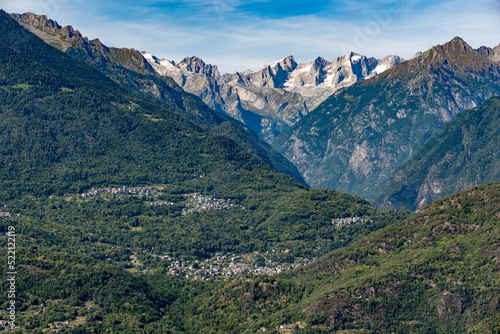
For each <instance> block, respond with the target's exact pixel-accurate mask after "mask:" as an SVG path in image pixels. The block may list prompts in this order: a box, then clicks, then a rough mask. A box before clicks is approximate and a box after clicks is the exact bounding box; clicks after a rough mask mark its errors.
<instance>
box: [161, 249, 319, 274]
mask: <svg viewBox="0 0 500 334" xmlns="http://www.w3.org/2000/svg"><path fill="white" fill-rule="evenodd" d="M280 255H289V257H288V259H289V260H291V261H289V262H291V263H288V262H281V263H280V262H278V261H277V258H279V256H280ZM152 256H153V257H158V258H159V259H160V260H161V261H166V262H167V263H168V265H167V266H165V267H164V268H165V270H166V273H167V274H168V275H175V276H183V277H186V278H190V279H195V280H204V281H206V280H211V279H214V278H217V277H219V278H221V277H231V276H236V275H246V274H248V275H260V274H265V275H277V274H279V273H282V272H284V271H287V270H290V269H292V268H297V267H299V266H302V265H305V264H308V263H311V262H313V261H315V260H316V258H306V257H293V256H291V255H290V250H288V249H287V250H284V251H280V250H271V251H267V252H262V253H260V252H254V253H250V254H241V255H236V254H231V253H227V254H222V253H216V254H215V255H214V256H212V257H211V258H209V259H206V260H194V261H182V260H180V259H175V258H172V257H170V256H169V255H156V254H152Z"/></svg>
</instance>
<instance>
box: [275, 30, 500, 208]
mask: <svg viewBox="0 0 500 334" xmlns="http://www.w3.org/2000/svg"><path fill="white" fill-rule="evenodd" d="M482 50H483V52H481V53H480V52H478V51H476V50H474V49H473V48H471V47H470V46H469V45H468V44H467V43H465V42H464V41H463V40H462V39H460V38H458V37H456V38H454V39H453V40H452V41H450V42H449V43H446V44H444V45H438V46H435V47H433V48H431V49H429V50H428V51H426V52H425V53H423V54H421V55H419V56H417V57H415V58H413V59H411V60H409V61H406V62H403V63H401V64H398V65H396V66H394V67H393V68H391V69H388V70H386V71H385V72H383V73H382V74H379V75H377V76H375V77H374V78H371V79H370V80H364V81H361V82H357V83H356V84H354V85H352V86H350V87H348V88H344V89H341V90H339V91H337V92H336V93H335V94H333V95H332V96H331V97H329V98H328V99H327V100H326V101H325V102H323V103H322V104H321V105H320V106H319V107H317V108H316V109H315V110H314V111H312V112H311V113H309V114H308V115H307V116H305V117H304V118H302V119H301V120H300V121H299V122H298V123H297V124H295V125H294V126H292V127H291V128H289V129H287V130H286V131H284V132H283V133H281V134H280V135H279V136H278V138H277V139H276V140H275V141H274V143H273V145H274V147H275V148H276V149H277V150H278V151H280V152H281V153H283V155H285V157H287V158H288V159H290V161H292V162H293V163H294V164H295V165H296V166H297V167H298V168H299V171H300V172H301V173H302V175H303V176H304V178H305V179H306V181H307V182H308V183H309V184H310V185H311V186H314V187H326V188H331V189H336V190H339V191H343V192H347V193H351V194H356V195H359V196H363V197H364V198H366V199H368V200H370V201H374V200H375V199H376V198H377V197H378V196H379V195H380V194H381V193H382V191H383V190H384V189H385V186H386V182H387V181H388V180H389V179H390V178H391V177H392V174H393V173H394V172H395V171H396V170H397V169H398V168H399V167H401V165H402V164H403V163H405V162H406V161H408V160H409V159H410V158H411V157H412V156H413V155H414V154H415V153H416V152H417V151H418V150H419V149H420V148H421V147H422V146H423V145H424V144H425V143H426V142H427V141H428V140H429V139H430V138H431V137H432V136H433V135H434V134H435V133H436V132H437V131H438V130H439V129H440V128H442V127H443V126H444V125H445V124H446V123H448V122H449V121H450V120H451V119H453V117H455V116H456V115H457V114H459V113H460V112H461V111H462V110H465V109H469V108H474V107H477V106H479V105H480V104H481V103H483V102H484V101H486V100H487V99H488V98H491V97H494V96H499V95H500V64H499V63H498V62H495V61H493V60H491V59H490V58H491V55H492V54H493V58H494V57H495V54H496V51H494V50H498V47H497V48H495V49H491V51H490V52H489V53H488V52H484V50H489V49H486V48H483V49H482ZM415 168H418V167H415Z"/></svg>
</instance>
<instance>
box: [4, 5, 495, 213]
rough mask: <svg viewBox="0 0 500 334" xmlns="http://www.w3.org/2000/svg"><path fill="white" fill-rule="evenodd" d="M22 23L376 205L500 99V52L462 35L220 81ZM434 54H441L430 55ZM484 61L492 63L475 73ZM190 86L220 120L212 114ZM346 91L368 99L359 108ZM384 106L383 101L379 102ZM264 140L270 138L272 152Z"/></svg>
mask: <svg viewBox="0 0 500 334" xmlns="http://www.w3.org/2000/svg"><path fill="white" fill-rule="evenodd" d="M13 17H14V18H15V19H16V20H18V22H20V23H21V24H22V25H23V26H24V27H26V28H27V29H28V30H30V31H32V32H34V33H35V34H37V35H38V36H39V37H41V38H42V39H44V40H45V41H46V42H47V43H49V44H50V45H53V46H56V47H57V48H58V49H60V50H62V51H65V52H66V53H67V54H69V55H71V56H72V57H75V58H77V59H80V60H83V61H85V62H86V63H88V64H91V65H92V66H94V67H96V68H98V69H100V71H102V72H103V73H105V74H106V75H107V76H108V77H109V78H111V79H112V80H114V81H115V82H117V83H119V84H120V85H121V86H122V87H124V88H126V89H127V90H129V91H131V92H134V93H136V94H140V95H141V96H143V97H146V98H149V99H151V100H153V101H156V102H158V101H159V102H160V103H162V104H163V105H166V106H168V107H170V108H172V107H173V108H176V109H177V111H178V112H179V113H182V114H183V115H184V116H186V117H188V118H189V119H190V120H194V121H195V122H196V123H197V124H198V125H199V126H202V127H204V128H207V129H209V130H210V131H211V132H212V133H217V134H223V135H225V136H229V137H230V138H231V139H233V140H236V141H237V142H238V143H239V144H243V145H244V146H245V147H246V148H247V149H248V150H249V151H250V152H252V153H253V154H254V155H256V156H258V157H259V158H261V159H262V160H263V161H264V162H266V163H267V164H269V165H270V166H272V167H274V168H276V169H277V170H278V171H281V172H285V173H286V174H288V175H291V176H293V177H294V178H295V179H297V180H299V181H300V182H302V183H303V184H306V182H307V183H309V184H311V185H313V186H315V187H326V188H331V189H336V190H340V191H343V192H348V193H351V194H355V195H358V196H363V197H364V198H366V199H368V200H370V201H375V200H376V198H377V197H378V196H380V195H381V193H382V192H383V191H384V189H385V187H386V184H385V183H386V182H387V181H388V180H389V178H390V177H392V175H393V173H394V172H395V171H396V170H397V169H398V168H400V167H401V166H402V164H403V163H405V162H406V161H408V160H409V159H410V158H411V157H412V156H413V155H414V154H415V153H416V152H417V151H418V150H419V149H420V148H421V147H422V145H423V144H424V143H425V142H426V141H427V140H428V139H430V138H431V137H432V136H433V135H434V134H435V133H436V132H437V131H438V130H439V129H440V128H441V127H442V126H443V125H444V124H446V123H447V122H448V121H449V120H451V119H452V118H453V117H454V116H455V115H456V114H457V113H459V112H460V111H461V110H465V109H468V108H472V107H474V106H478V105H479V104H481V103H482V102H483V101H485V100H486V99H488V98H489V97H492V96H495V95H497V94H499V91H500V89H499V86H498V65H497V64H498V61H497V60H498V55H499V51H500V45H499V46H497V47H494V48H488V47H481V48H479V49H477V50H473V49H472V48H471V47H470V46H468V45H467V44H466V43H465V42H464V41H463V40H461V39H459V38H456V39H454V40H453V41H451V42H450V43H447V44H445V45H443V46H436V47H433V48H431V49H430V50H428V51H427V52H425V53H419V54H417V55H416V56H415V58H413V59H411V60H409V61H404V60H403V59H401V58H399V57H397V56H388V57H386V58H384V59H382V60H377V59H374V58H367V57H365V56H361V55H358V54H355V53H350V54H348V55H346V56H343V57H339V58H337V59H335V60H333V61H331V62H330V61H327V60H325V59H323V58H321V57H318V58H317V59H316V60H314V61H312V62H309V63H304V64H297V63H296V62H295V60H294V58H293V57H292V56H289V57H286V58H283V59H282V60H279V61H276V62H274V63H272V64H268V65H266V66H264V67H262V68H261V69H259V70H258V71H255V72H254V71H251V70H248V71H245V72H238V73H234V74H223V75H221V74H220V73H219V70H218V68H217V66H214V65H210V64H206V63H205V62H204V61H203V60H202V59H199V58H197V57H186V58H185V59H184V60H182V61H181V62H179V63H177V64H176V63H175V62H174V61H170V60H166V59H159V58H157V57H155V56H153V55H152V54H151V53H148V52H138V51H136V50H133V49H123V48H122V49H116V48H108V47H106V46H104V45H102V43H101V42H100V41H99V40H93V41H88V39H86V38H84V37H82V36H81V34H80V33H79V32H78V31H75V30H74V29H73V28H72V27H71V26H67V27H61V26H59V25H58V24H57V23H56V22H54V21H52V20H50V19H48V18H46V17H44V16H37V15H35V14H32V13H26V14H22V15H13ZM431 53H432V54H434V53H435V55H432V56H429V54H431ZM464 54H465V55H464ZM459 58H460V59H459ZM483 61H489V62H490V64H492V65H491V66H490V65H485V66H486V67H485V66H483V67H481V65H478V64H479V63H480V62H483ZM403 64H404V65H403ZM478 66H479V67H478ZM405 68H406V69H405ZM386 72H387V73H386ZM388 73H391V74H388ZM381 74H383V75H382V76H381V77H380V78H377V77H378V76H380V75H381ZM376 76H377V77H376ZM470 80H472V81H471V84H470V85H469V81H470ZM361 81H362V82H361ZM474 81H476V82H474ZM360 87H362V88H360ZM389 88H390V94H391V95H392V96H391V97H390V98H386V97H385V96H383V94H387V93H384V92H385V91H388V90H389ZM184 90H186V91H187V92H190V93H193V94H194V95H196V96H198V97H199V98H200V99H202V100H203V101H204V102H205V103H207V104H208V105H209V106H211V107H212V108H213V109H216V110H219V111H221V112H217V111H214V110H212V109H209V108H207V107H206V106H205V105H204V104H203V103H201V102H200V101H198V100H196V99H194V98H193V97H192V95H189V94H185V93H184ZM373 92H378V94H373ZM332 94H333V95H332ZM330 95H332V96H331V97H329V96H330ZM344 95H346V96H350V95H355V96H363V97H364V98H363V99H361V100H359V101H357V102H355V104H354V105H355V106H354V109H353V106H352V103H346V102H345V100H344ZM396 96H397V97H396ZM328 97H329V98H328ZM327 98H328V101H325V102H324V103H322V102H323V101H324V100H325V99H327ZM379 100H384V103H386V105H379V103H378V101H379ZM172 101H174V102H173V103H172ZM327 102H328V105H327ZM375 106H378V107H377V108H376V109H373V108H374V107H375ZM342 109H344V111H343V112H341V113H340V114H343V113H344V114H345V112H346V111H348V112H349V113H350V116H348V117H340V118H338V117H337V116H332V115H337V114H338V113H339V111H340V110H342ZM391 110H392V111H391ZM226 115H230V116H231V117H228V116H226ZM332 117H333V118H332ZM235 119H236V120H239V121H241V122H242V123H244V124H245V125H246V127H245V126H244V125H242V124H241V123H239V122H236V121H235ZM318 124H319V125H320V126H317V125H318ZM323 126H326V128H323V129H322V127H323ZM318 129H322V130H321V131H320V132H323V133H324V135H319V134H318ZM255 133H256V134H257V136H256V135H255ZM407 133H410V136H408V135H407ZM259 137H261V138H259ZM263 139H265V140H266V141H268V142H272V144H273V147H274V149H275V150H273V149H271V148H270V147H269V145H267V144H266V143H265V142H264V141H263ZM276 151H278V152H280V153H281V154H282V155H284V156H285V157H286V158H288V160H290V161H291V162H293V164H294V165H295V166H296V167H297V168H298V170H297V168H295V166H293V165H292V164H290V163H289V162H288V161H287V160H286V159H284V158H283V157H282V156H281V155H280V154H277V152H276ZM466 184H469V185H474V184H477V182H474V181H470V182H468V183H466ZM461 189H464V188H461ZM456 190H460V189H456ZM379 205H382V204H380V203H379ZM407 208H408V207H407ZM411 208H413V209H415V207H414V206H411Z"/></svg>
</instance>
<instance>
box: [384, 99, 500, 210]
mask: <svg viewBox="0 0 500 334" xmlns="http://www.w3.org/2000/svg"><path fill="white" fill-rule="evenodd" d="M499 117H500V99H499V98H492V99H490V100H488V101H486V102H484V103H483V104H482V105H481V106H479V107H478V108H474V109H470V110H465V111H462V112H461V113H460V114H458V115H457V116H456V117H455V118H454V119H453V120H451V121H450V123H448V124H447V125H446V126H445V127H444V128H443V129H442V130H441V131H439V132H438V133H437V134H436V135H435V136H434V137H432V138H431V139H430V140H429V141H428V142H427V143H426V144H425V145H424V147H422V148H421V149H420V151H418V152H417V153H416V154H415V156H414V157H413V158H411V159H410V160H409V161H408V162H407V163H405V164H404V166H403V167H401V168H400V169H399V170H398V171H396V172H395V173H394V175H393V176H392V178H391V179H390V181H389V182H388V184H387V186H386V189H385V191H384V192H383V193H382V195H380V197H379V198H378V199H377V205H379V206H380V207H383V208H398V209H401V208H404V209H410V210H416V209H419V208H421V207H422V206H423V205H425V204H427V203H429V202H431V201H432V200H434V199H436V198H438V197H442V196H445V195H449V194H452V193H454V192H458V191H460V190H462V189H467V188H470V187H472V186H475V185H478V184H484V183H488V182H496V181H498V180H500V155H499V149H498V148H499V147H500V124H499V123H500V120H499Z"/></svg>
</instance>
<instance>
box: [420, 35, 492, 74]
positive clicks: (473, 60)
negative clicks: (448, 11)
mask: <svg viewBox="0 0 500 334" xmlns="http://www.w3.org/2000/svg"><path fill="white" fill-rule="evenodd" d="M422 59H423V60H424V61H425V63H427V64H428V65H431V64H433V65H439V66H441V65H443V64H444V65H447V66H450V65H452V66H458V67H469V68H471V69H472V68H474V69H478V67H482V66H481V65H482V63H483V62H484V57H482V56H481V55H480V54H479V53H478V52H477V51H476V50H474V49H473V48H472V47H471V46H470V45H468V44H467V43H466V42H465V41H464V40H463V39H461V38H460V37H455V38H453V39H452V40H451V41H449V42H448V43H446V44H443V45H437V46H434V47H432V48H431V49H429V50H428V51H426V52H425V53H424V54H423V55H422ZM470 65H474V66H472V67H471V66H470Z"/></svg>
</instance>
